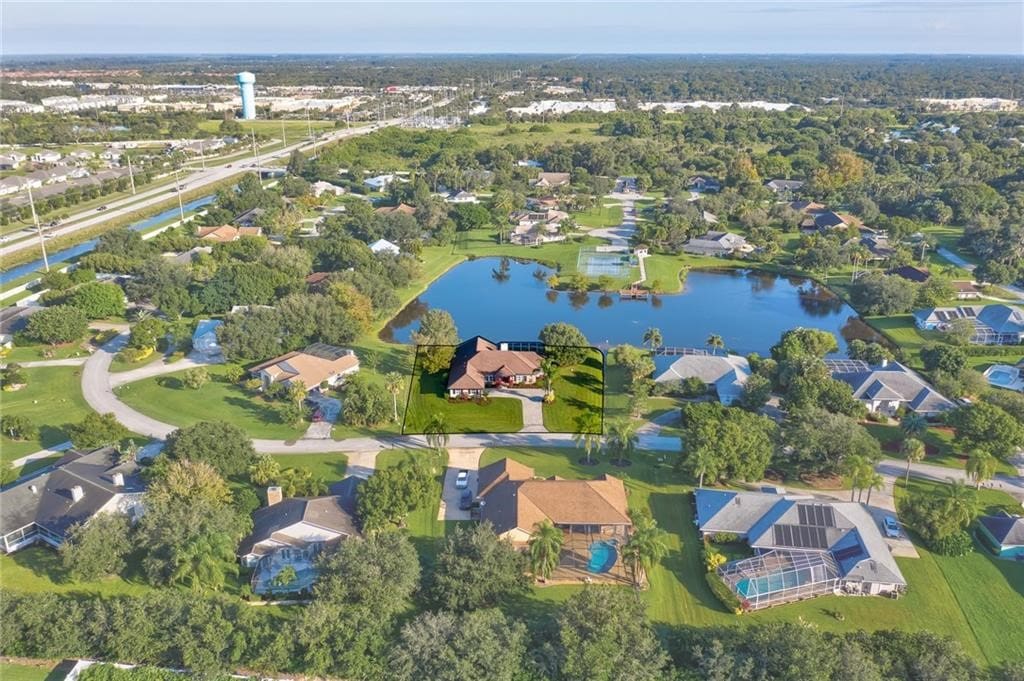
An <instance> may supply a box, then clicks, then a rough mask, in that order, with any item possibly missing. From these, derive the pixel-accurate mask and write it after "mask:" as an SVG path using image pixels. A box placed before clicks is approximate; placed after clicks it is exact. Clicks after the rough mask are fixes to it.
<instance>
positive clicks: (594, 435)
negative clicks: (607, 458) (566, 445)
mask: <svg viewBox="0 0 1024 681" xmlns="http://www.w3.org/2000/svg"><path fill="white" fill-rule="evenodd" d="M576 427H577V428H578V429H579V431H578V432H577V433H576V434H575V435H574V436H573V439H574V440H575V441H576V445H577V446H579V447H582V448H583V451H584V452H586V453H587V465H588V466H589V465H590V464H591V463H592V462H591V460H590V454H591V453H592V452H594V451H595V450H599V449H601V441H602V440H603V439H604V433H602V432H601V417H600V416H598V415H597V414H595V413H594V412H587V413H585V414H582V415H581V416H579V417H578V418H577V419H576Z"/></svg>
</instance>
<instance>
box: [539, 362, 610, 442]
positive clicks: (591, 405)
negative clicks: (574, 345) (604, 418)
mask: <svg viewBox="0 0 1024 681" xmlns="http://www.w3.org/2000/svg"><path fill="white" fill-rule="evenodd" d="M551 387H552V389H553V390H554V393H555V401H554V402H552V403H551V404H545V405H544V427H545V428H547V429H548V432H551V433H577V432H579V431H580V427H579V423H580V420H581V419H582V418H583V416H584V415H585V414H588V413H596V414H597V415H598V417H600V416H601V415H602V408H603V404H604V356H603V355H602V354H601V351H600V350H598V349H597V348H590V349H589V350H588V351H587V358H586V360H585V361H584V362H583V363H581V364H576V365H573V366H569V367H560V368H559V369H558V370H557V371H556V372H555V375H554V377H553V379H552V382H551Z"/></svg>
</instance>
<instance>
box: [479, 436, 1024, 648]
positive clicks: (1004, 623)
mask: <svg viewBox="0 0 1024 681" xmlns="http://www.w3.org/2000/svg"><path fill="white" fill-rule="evenodd" d="M506 456H508V457H512V458H514V459H516V460H517V461H520V462H522V463H524V464H526V465H529V466H531V467H533V468H534V470H535V471H536V473H537V475H539V476H551V475H558V476H561V477H565V478H593V477H594V476H596V475H599V474H601V473H609V474H611V475H617V476H619V477H621V478H623V479H624V482H625V484H626V489H627V491H628V494H629V504H630V507H631V508H638V507H640V508H642V507H646V508H648V509H650V511H651V512H652V514H653V515H654V517H655V519H656V520H657V521H658V523H659V525H660V526H661V527H662V528H663V529H665V530H667V531H668V532H669V533H670V536H669V548H670V551H669V554H668V556H666V557H665V558H664V559H663V560H662V561H661V562H660V563H659V564H658V565H657V566H655V568H654V569H653V570H652V572H651V575H650V580H651V586H650V588H649V589H648V590H647V591H645V592H644V594H643V596H644V599H645V600H646V601H647V603H648V612H649V614H650V616H651V618H652V620H653V621H655V622H656V623H664V624H669V625H671V624H688V625H697V626H746V625H749V624H753V623H759V622H771V621H788V622H797V621H801V622H803V623H805V624H807V625H808V626H815V627H818V628H820V629H822V630H827V631H856V630H859V629H864V630H867V631H872V630H876V629H886V628H897V629H906V630H909V631H916V630H921V629H928V630H931V631H934V632H936V633H938V634H941V635H947V636H951V637H953V638H955V639H956V640H957V641H959V642H960V643H961V645H962V646H963V647H964V649H965V650H966V651H967V652H968V653H969V654H971V655H973V656H975V657H977V658H978V659H980V660H982V661H984V662H988V663H996V662H999V661H1002V660H1007V659H1019V658H1020V656H1021V655H1022V652H1021V650H1020V648H1021V646H1022V645H1024V620H1022V619H1021V618H1020V617H1019V616H1018V615H1017V613H1018V612H1019V611H1020V607H1016V606H1014V605H1013V604H1017V603H1019V604H1021V606H1024V600H1022V599H1024V566H1019V565H1014V564H1009V563H1007V561H998V560H996V559H995V558H991V557H989V556H987V555H984V554H979V553H974V554H972V555H970V556H967V557H965V558H945V557H942V556H935V555H933V554H931V553H930V552H928V551H927V550H924V549H921V548H920V547H919V551H920V552H921V557H920V558H917V559H911V558H898V559H897V563H898V564H899V566H900V569H901V570H902V571H903V573H904V576H905V577H906V578H907V581H908V583H909V584H910V589H909V591H908V593H907V594H906V595H905V596H904V597H903V598H900V599H899V600H890V599H884V598H846V597H840V596H826V597H819V598H815V599H811V600H807V601H803V602H799V603H793V604H789V605H785V606H781V607H777V608H771V609H768V610H764V611H760V612H757V613H751V614H747V615H743V616H739V617H737V616H735V615H732V614H730V613H728V612H726V611H725V610H724V608H723V607H722V606H721V605H720V604H719V602H718V601H717V600H716V599H715V597H714V596H713V595H712V594H711V592H710V589H709V588H708V587H707V585H706V582H705V581H704V567H703V565H702V563H701V559H700V541H699V538H698V536H697V531H696V528H695V527H694V525H693V511H692V500H691V489H692V488H691V484H692V481H690V480H688V479H687V478H685V476H683V475H681V474H679V473H677V472H676V471H674V470H673V469H672V468H671V466H670V465H669V464H668V463H663V462H661V461H659V459H660V458H661V455H659V454H657V453H646V452H644V453H640V454H639V455H638V456H636V457H634V465H633V466H631V467H629V468H626V469H619V468H615V467H613V466H611V465H610V464H608V463H607V461H601V462H600V463H599V464H598V465H597V466H593V467H585V466H580V465H578V464H577V463H576V461H577V459H578V458H579V456H580V453H579V452H578V451H572V450H562V451H555V450H539V449H488V450H486V451H485V452H484V454H483V456H482V457H481V461H480V465H481V466H483V465H486V464H489V463H492V462H494V461H496V460H498V459H501V458H504V457H506ZM914 484H917V482H916V481H915V482H914ZM926 484H927V483H926ZM983 500H987V501H986V503H987V504H991V503H1002V502H1005V495H1002V496H1001V497H1000V495H999V493H995V494H992V495H985V496H983ZM1003 563H1007V564H1005V565H1004V564H1003ZM579 588H582V587H572V586H563V587H557V588H538V589H535V590H534V596H533V598H532V599H531V600H530V603H529V604H528V605H525V606H524V608H525V609H527V610H529V609H540V610H543V609H544V607H545V606H546V605H548V604H550V603H552V602H558V601H561V600H564V599H565V598H567V597H568V596H569V595H571V594H572V593H574V592H576V591H577V590H578V589H579ZM833 613H840V614H841V615H842V617H843V619H842V620H840V619H838V618H837V617H836V616H835V615H834V614H833ZM1008 641H1009V643H1008Z"/></svg>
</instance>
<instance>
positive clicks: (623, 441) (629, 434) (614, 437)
mask: <svg viewBox="0 0 1024 681" xmlns="http://www.w3.org/2000/svg"><path fill="white" fill-rule="evenodd" d="M639 441H640V435H639V433H637V423H636V421H633V420H631V419H619V420H618V421H615V422H614V423H612V425H611V427H610V428H609V429H608V446H609V447H610V448H611V450H612V451H613V452H615V453H616V454H617V456H616V458H615V460H616V461H617V462H618V463H620V464H622V463H625V462H626V460H627V459H628V458H629V457H630V456H631V455H632V454H633V452H634V451H635V450H636V447H637V444H638V443H639Z"/></svg>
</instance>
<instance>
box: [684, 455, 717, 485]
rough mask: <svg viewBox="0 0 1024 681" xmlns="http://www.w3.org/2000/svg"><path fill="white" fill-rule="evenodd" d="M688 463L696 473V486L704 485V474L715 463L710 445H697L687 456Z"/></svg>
mask: <svg viewBox="0 0 1024 681" xmlns="http://www.w3.org/2000/svg"><path fill="white" fill-rule="evenodd" d="M688 459H689V463H690V465H691V466H693V472H694V473H696V474H697V476H698V478H699V479H698V481H697V487H703V486H704V475H705V474H706V473H707V472H708V469H709V468H711V467H712V466H713V465H714V463H715V452H714V450H712V449H711V448H710V447H699V448H697V449H696V450H695V451H693V452H692V453H691V454H690V456H689V457H688Z"/></svg>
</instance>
